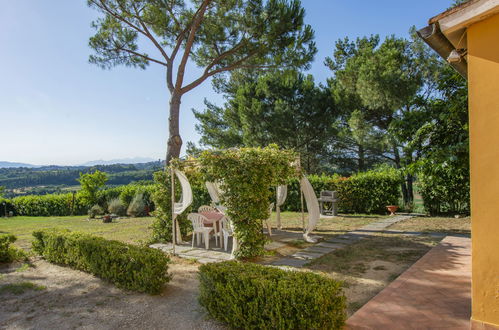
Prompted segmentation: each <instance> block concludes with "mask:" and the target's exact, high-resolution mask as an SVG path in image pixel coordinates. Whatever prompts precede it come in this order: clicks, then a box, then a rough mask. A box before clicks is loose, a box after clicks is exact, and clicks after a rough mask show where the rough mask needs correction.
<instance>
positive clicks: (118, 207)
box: [107, 198, 126, 216]
mask: <svg viewBox="0 0 499 330" xmlns="http://www.w3.org/2000/svg"><path fill="white" fill-rule="evenodd" d="M107 210H108V211H109V213H111V214H116V215H120V216H123V215H126V206H125V205H123V203H122V202H121V200H120V199H119V198H115V199H113V200H111V201H110V202H109V206H108V207H107Z"/></svg>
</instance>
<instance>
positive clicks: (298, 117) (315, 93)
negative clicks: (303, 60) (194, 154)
mask: <svg viewBox="0 0 499 330" xmlns="http://www.w3.org/2000/svg"><path fill="white" fill-rule="evenodd" d="M236 86H237V87H236ZM225 90H226V91H227V94H226V96H227V102H226V103H225V104H224V105H223V106H216V105H214V104H211V103H209V102H206V106H207V108H206V109H205V110H204V111H202V112H201V111H194V114H195V116H196V118H197V119H198V120H199V121H200V123H199V124H198V125H197V126H196V128H197V130H198V132H199V133H200V134H201V143H202V144H203V145H205V146H210V147H216V148H228V147H241V146H246V147H257V146H267V145H269V144H272V143H275V144H278V145H279V146H280V147H282V148H288V149H294V150H295V151H298V152H299V153H300V154H301V157H302V164H303V165H304V167H305V168H306V170H307V171H309V172H317V171H318V169H319V166H320V160H321V155H323V154H324V153H326V148H327V146H328V139H329V137H330V136H331V128H332V124H333V122H334V121H335V119H336V112H335V111H334V107H333V103H332V99H331V97H330V93H329V91H328V90H327V89H326V88H324V87H322V86H317V85H316V84H315V83H314V80H313V78H312V76H310V75H308V76H306V75H304V74H301V73H298V72H296V71H287V72H274V73H269V74H266V75H263V76H260V77H258V78H256V79H255V78H252V77H247V79H241V80H238V81H237V83H236V82H235V81H234V80H232V81H231V82H230V88H226V89H225Z"/></svg>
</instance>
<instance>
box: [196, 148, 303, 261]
mask: <svg viewBox="0 0 499 330" xmlns="http://www.w3.org/2000/svg"><path fill="white" fill-rule="evenodd" d="M295 159H296V154H295V153H294V152H293V151H291V150H279V148H278V147H277V146H276V145H270V146H268V147H265V148H240V149H227V150H222V151H205V152H203V153H202V154H201V156H200V163H201V166H202V167H201V171H203V173H204V174H205V177H206V179H207V180H208V181H213V182H215V181H219V182H220V183H221V189H222V190H223V191H224V194H223V195H222V197H221V198H222V201H221V202H222V204H223V205H225V206H226V207H227V214H228V216H229V217H230V218H231V220H232V222H233V224H234V236H235V237H236V238H237V240H238V242H239V250H238V251H237V252H236V256H237V257H238V258H252V257H256V256H260V255H263V253H264V251H265V250H264V248H263V246H264V244H265V240H266V238H265V236H264V235H263V233H262V221H263V220H265V219H267V218H268V217H269V205H270V203H271V201H272V198H273V193H272V190H271V188H272V187H275V186H278V185H280V184H285V183H286V182H287V181H288V180H290V179H291V178H292V177H294V176H296V171H295V168H294V167H293V166H292V163H293V162H294V161H295Z"/></svg>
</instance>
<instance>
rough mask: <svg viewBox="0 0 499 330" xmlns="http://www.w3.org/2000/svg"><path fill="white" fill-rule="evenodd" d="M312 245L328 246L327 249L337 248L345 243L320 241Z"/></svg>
mask: <svg viewBox="0 0 499 330" xmlns="http://www.w3.org/2000/svg"><path fill="white" fill-rule="evenodd" d="M314 246H320V247H325V248H329V249H338V248H343V247H345V244H339V243H328V242H320V243H317V244H316V245H314Z"/></svg>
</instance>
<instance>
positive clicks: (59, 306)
mask: <svg viewBox="0 0 499 330" xmlns="http://www.w3.org/2000/svg"><path fill="white" fill-rule="evenodd" d="M19 266H20V265H13V266H4V267H3V268H0V287H1V286H3V285H5V284H12V283H20V282H31V283H34V284H37V285H41V286H45V287H46V289H44V290H40V291H36V290H28V291H26V292H25V293H22V294H13V293H9V292H3V293H2V292H0V301H1V308H0V329H62V328H63V329H72V328H78V329H223V326H221V325H220V324H218V323H217V322H215V321H213V320H210V319H209V318H208V316H207V315H206V314H205V313H204V311H203V309H202V307H201V306H200V305H199V304H198V302H197V296H198V286H199V282H198V279H197V269H198V266H197V265H196V264H188V263H185V262H179V263H176V264H172V265H171V267H170V270H169V272H170V273H171V274H173V279H172V280H171V281H170V283H168V285H167V286H166V288H165V290H164V291H163V292H162V294H161V295H158V296H150V295H147V294H138V293H132V292H127V291H123V290H120V289H118V288H116V287H114V286H113V285H111V284H109V283H107V282H105V281H102V280H100V279H98V278H96V277H94V276H92V275H89V274H86V273H83V272H80V271H76V270H72V269H70V268H66V267H60V266H56V265H53V264H50V263H48V262H45V261H43V260H36V261H34V262H33V267H32V268H28V269H25V270H23V271H16V269H17V268H19ZM21 270H22V269H21Z"/></svg>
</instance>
